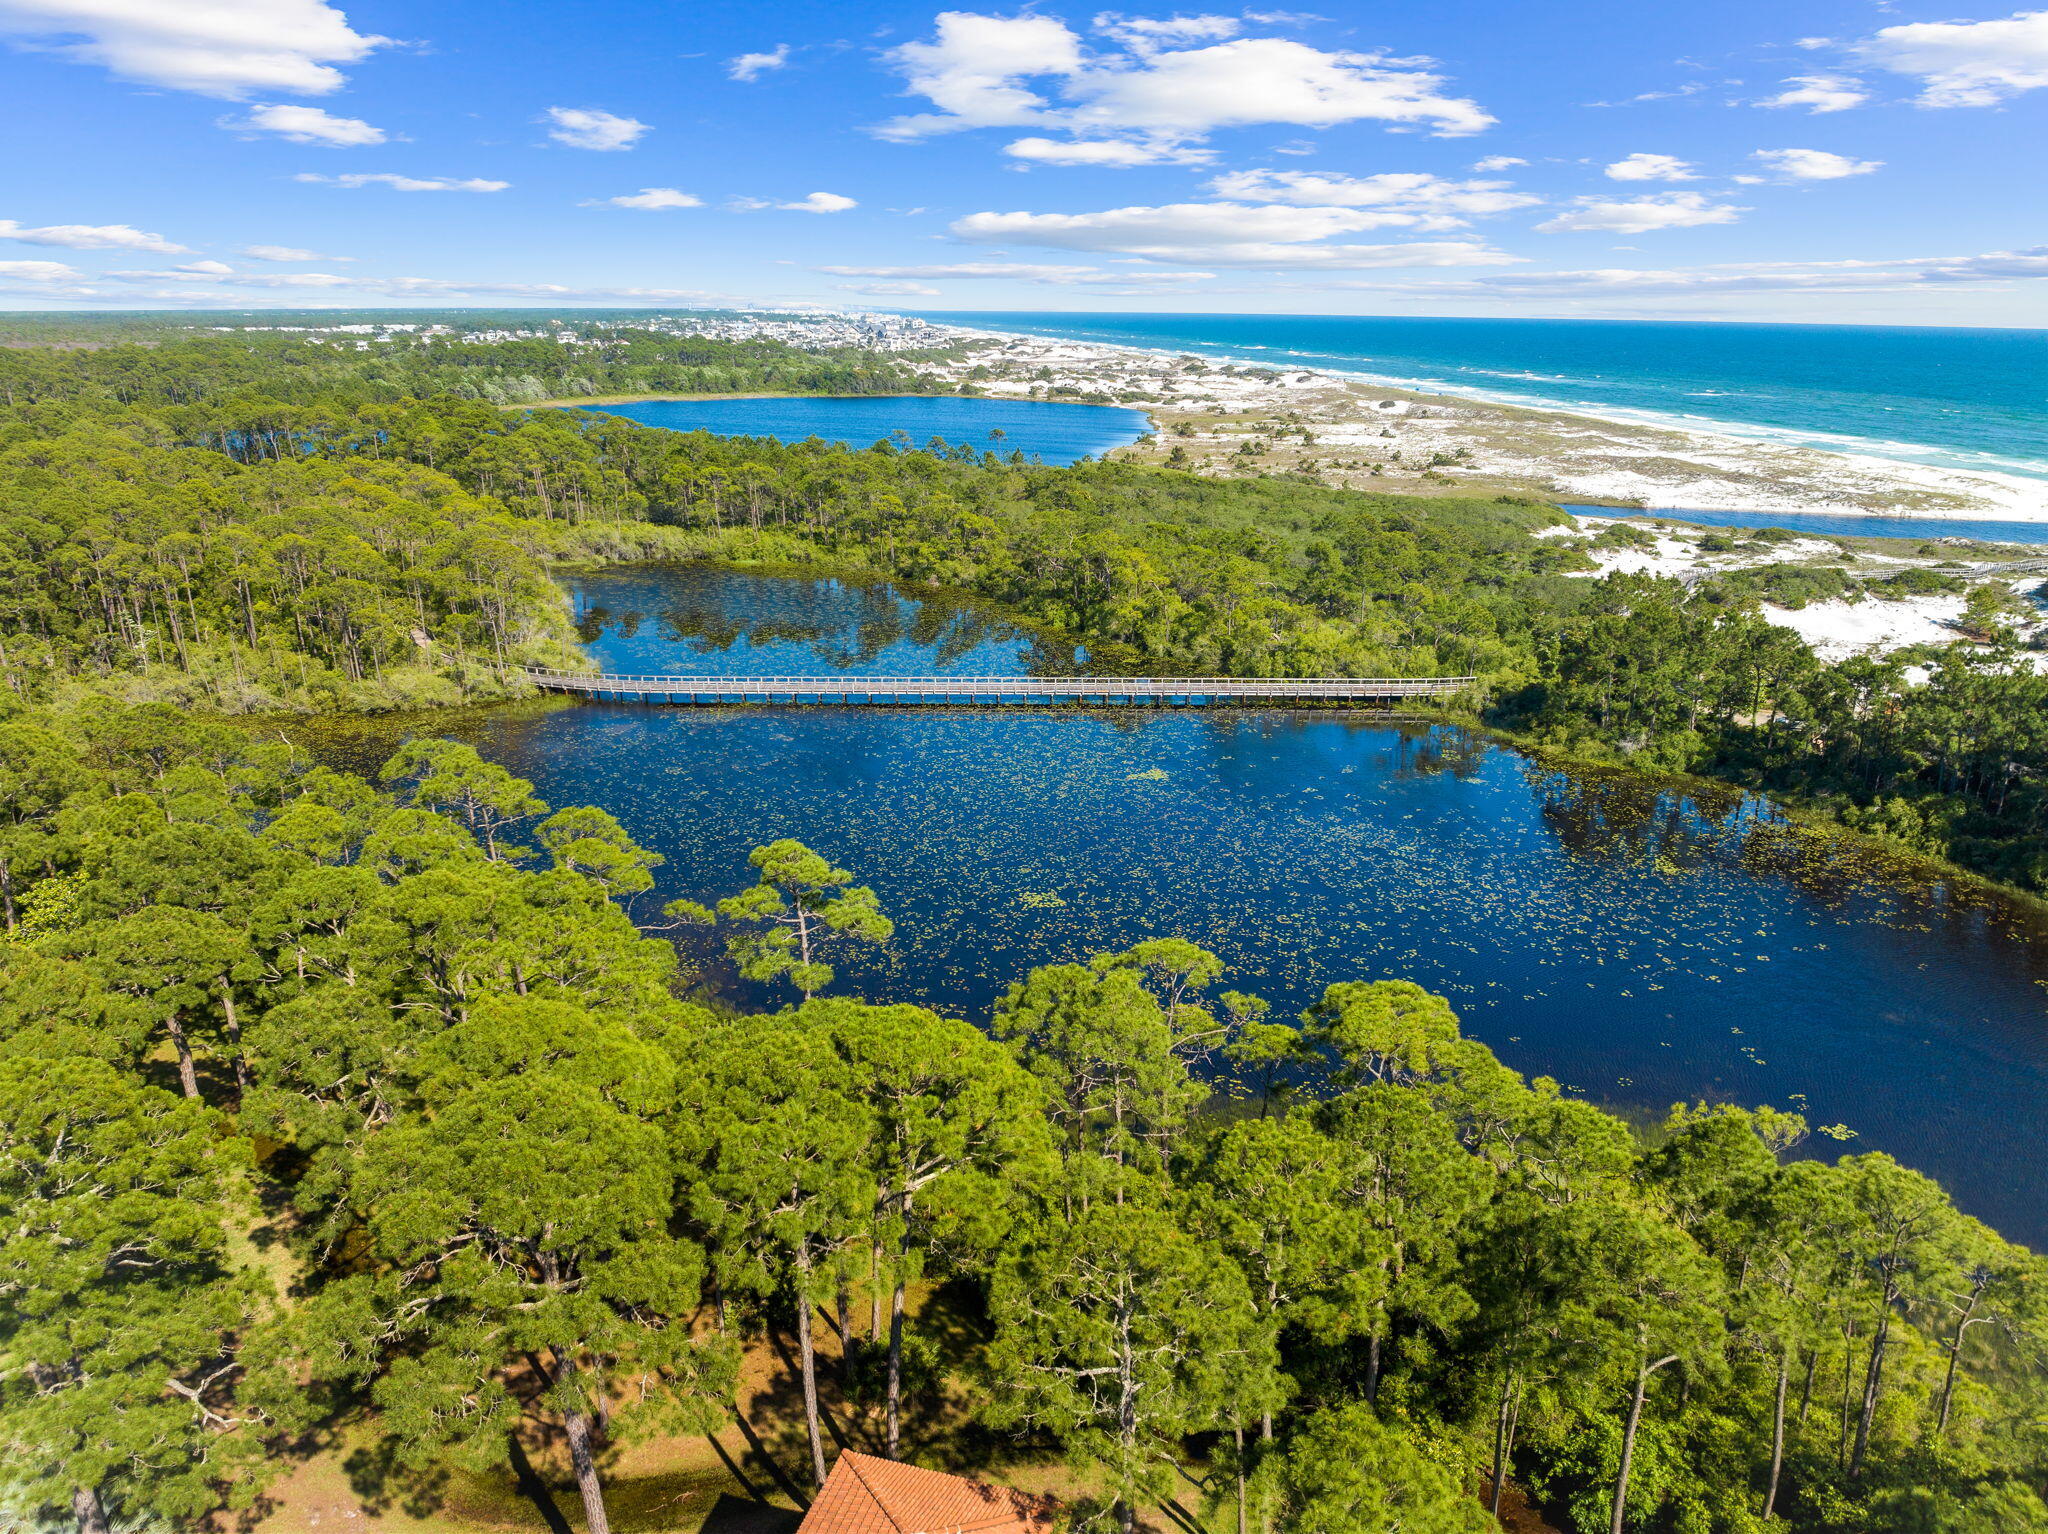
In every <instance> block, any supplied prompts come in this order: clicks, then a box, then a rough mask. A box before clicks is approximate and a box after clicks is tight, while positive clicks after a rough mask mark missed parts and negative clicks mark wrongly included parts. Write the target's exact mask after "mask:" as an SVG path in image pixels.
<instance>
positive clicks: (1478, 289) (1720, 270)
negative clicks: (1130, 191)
mask: <svg viewBox="0 0 2048 1534" xmlns="http://www.w3.org/2000/svg"><path fill="white" fill-rule="evenodd" d="M2029 279H2034V280H2038V279H2048V245H2036V246H2032V247H2030V248H2028V249H2024V250H2004V251H1990V252H1987V253H1985V254H1983V255H1976V256H1915V257H1908V258H1906V259H1903V260H1897V261H1803V262H1802V261H1754V262H1730V263H1726V264H1720V265H1713V266H1692V267H1671V268H1665V269H1661V270H1657V269H1651V270H1646V269H1642V268H1638V267H1601V268H1594V269H1592V270H1588V271H1569V272H1509V273H1503V274H1501V275H1498V276H1486V277H1472V278H1466V279H1463V280H1459V281H1452V282H1429V283H1421V284H1416V283H1407V284H1401V285H1399V287H1398V289H1395V285H1393V284H1387V283H1370V282H1344V283H1331V284H1328V286H1331V287H1343V288H1359V289H1365V288H1372V289H1377V290H1380V291H1390V290H1398V291H1401V292H1406V293H1428V294H1440V295H1444V296H1461V297H1462V296H1490V297H1497V298H1548V297H1554V296H1555V297H1576V296H1610V297H1632V296H1638V295H1641V296H1662V295H1667V294H1672V295H1684V294H1711V293H1808V292H1813V293H1888V292H1901V291H1907V290H1911V289H1914V288H1926V287H1939V286H1950V285H1963V284H1970V283H1979V282H2001V283H2002V282H2011V281H2015V280H2029Z"/></svg>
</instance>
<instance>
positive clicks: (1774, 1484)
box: [1764, 1347, 1792, 1523]
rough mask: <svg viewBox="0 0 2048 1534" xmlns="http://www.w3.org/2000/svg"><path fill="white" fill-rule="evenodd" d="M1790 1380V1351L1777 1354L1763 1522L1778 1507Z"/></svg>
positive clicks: (1786, 1350)
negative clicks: (1775, 1392) (1769, 1473)
mask: <svg viewBox="0 0 2048 1534" xmlns="http://www.w3.org/2000/svg"><path fill="white" fill-rule="evenodd" d="M1791 1378H1792V1350H1791V1349H1790V1348H1789V1347H1788V1348H1784V1349H1782V1350H1780V1352H1779V1354H1778V1390H1777V1395H1776V1397H1775V1398H1774V1399H1773V1401H1772V1403H1771V1484H1770V1485H1769V1486H1768V1487H1766V1488H1765V1490H1764V1522H1766V1523H1769V1522H1770V1521H1771V1518H1772V1516H1773V1510H1774V1509H1775V1508H1776V1507H1777V1505H1778V1477H1779V1475H1780V1474H1781V1473H1782V1472H1783V1471H1784V1468H1785V1386H1786V1384H1787V1383H1788V1382H1789V1381H1790V1380H1791Z"/></svg>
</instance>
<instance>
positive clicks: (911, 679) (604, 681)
mask: <svg viewBox="0 0 2048 1534" xmlns="http://www.w3.org/2000/svg"><path fill="white" fill-rule="evenodd" d="M526 676H527V679H528V680H529V681H531V682H532V683H533V685H534V686H536V687H539V688H542V689H544V690H546V691H549V692H575V693H585V694H589V695H592V696H596V697H606V698H619V699H631V700H634V701H637V702H643V703H757V702H758V703H872V704H890V703H1012V702H1014V703H1057V702H1069V701H1071V702H1081V703H1183V704H1213V703H1240V702H1292V703H1307V702H1329V703H1368V702H1380V701H1385V700H1389V699H1395V698H1440V697H1444V696H1446V695H1447V694H1450V693H1455V692H1461V691H1463V690H1464V689H1465V688H1467V687H1469V686H1471V685H1472V683H1473V681H1474V680H1475V679H1474V678H1472V677H1469V676H1439V677H1343V676H1318V677H1185V676H1179V677H1176V676H627V675H622V674H618V673H611V672H588V671H540V670H528V671H527V673H526Z"/></svg>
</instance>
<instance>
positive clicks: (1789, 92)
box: [1757, 75, 1870, 112]
mask: <svg viewBox="0 0 2048 1534" xmlns="http://www.w3.org/2000/svg"><path fill="white" fill-rule="evenodd" d="M1783 84H1784V86H1785V89H1783V90H1781V91H1779V92H1778V94H1777V95H1775V96H1766V97H1765V98H1764V99H1763V100H1762V101H1759V102H1758V103H1757V105H1758V106H1760V107H1805V108H1806V110H1807V111H1809V112H1846V111H1848V110H1849V109H1850V108H1851V107H1860V106H1862V105H1863V103H1864V102H1866V101H1868V100H1869V99H1870V92H1869V91H1867V90H1865V89H1864V88H1863V82H1862V81H1861V80H1855V79H1851V78H1850V77H1849V76H1847V75H1793V76H1792V77H1791V78H1790V79H1788V80H1786V81H1784V82H1783Z"/></svg>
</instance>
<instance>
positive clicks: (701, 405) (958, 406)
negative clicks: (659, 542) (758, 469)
mask: <svg viewBox="0 0 2048 1534" xmlns="http://www.w3.org/2000/svg"><path fill="white" fill-rule="evenodd" d="M584 408H586V409H591V410H597V411H602V412H603V413H604V414H606V415H616V416H624V417H625V418H626V419H627V420H629V421H638V422H639V423H640V424H641V425H642V426H665V427H668V428H669V429H671V430H673V431H708V432H712V433H715V434H716V435H718V436H721V437H774V438H775V439H776V440H778V441H781V442H802V441H803V440H805V439H806V438H808V437H822V438H823V439H824V440H825V441H827V442H844V443H847V444H848V445H849V446H852V447H866V446H868V445H869V444H870V443H872V442H878V441H881V440H882V439H883V438H886V437H891V436H894V435H895V434H896V433H898V432H901V433H902V437H901V438H898V440H899V441H902V440H903V439H905V438H907V439H908V445H909V446H911V447H920V448H921V447H923V446H924V445H925V444H926V443H928V442H930V441H931V440H932V438H934V437H936V438H938V439H939V440H940V441H942V442H944V443H945V444H946V445H947V446H949V447H959V446H961V445H962V444H966V445H968V446H970V447H977V448H982V449H985V450H987V451H989V452H995V453H1000V454H1002V455H1003V456H1004V457H1008V456H1009V455H1010V454H1011V453H1022V454H1023V455H1024V456H1025V457H1026V458H1036V459H1038V460H1039V461H1040V462H1042V463H1051V464H1065V463H1075V462H1078V461H1079V460H1080V459H1083V458H1092V457H1094V456H1096V455H1097V454H1100V453H1106V452H1108V451H1109V450H1110V449H1111V448H1113V447H1123V446H1124V445H1126V444H1127V443H1131V442H1135V441H1137V440H1138V438H1140V437H1142V436H1144V435H1145V433H1147V432H1149V431H1150V430H1151V429H1152V422H1151V420H1150V418H1149V417H1147V416H1146V415H1145V413H1144V412H1143V411H1140V410H1127V409H1125V408H1124V407H1122V406H1120V405H1074V404H1063V403H1059V402H1056V401H1049V400H1028V399H965V398H962V397H961V396H959V395H954V394H936V395H924V394H885V395H814V396H812V395H761V396H756V397H754V398H749V399H647V400H630V401H627V402H626V403H624V404H617V405H592V406H586V407H584Z"/></svg>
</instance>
